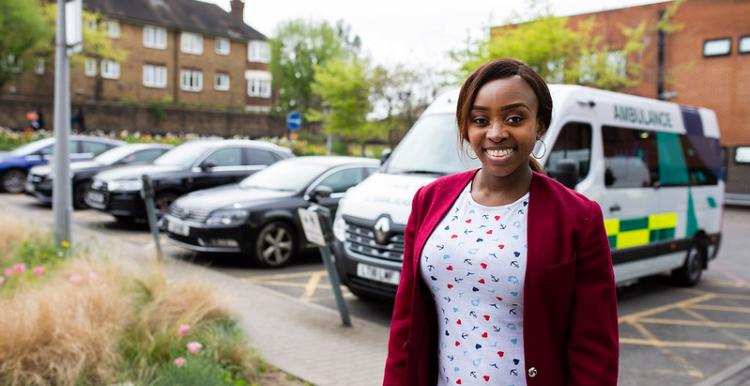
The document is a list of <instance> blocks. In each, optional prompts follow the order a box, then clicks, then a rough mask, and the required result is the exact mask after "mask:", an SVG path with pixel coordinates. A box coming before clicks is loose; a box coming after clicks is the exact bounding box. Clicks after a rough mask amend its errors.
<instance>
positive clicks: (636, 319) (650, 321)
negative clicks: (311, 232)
mask: <svg viewBox="0 0 750 386" xmlns="http://www.w3.org/2000/svg"><path fill="white" fill-rule="evenodd" d="M0 204H1V205H0V207H1V206H2V205H7V206H8V208H9V209H13V210H18V211H19V212H22V213H24V216H49V218H50V219H51V211H49V209H48V208H45V207H40V206H38V205H36V204H34V202H33V200H32V199H31V198H29V197H24V196H8V195H2V196H0ZM76 222H77V223H78V224H79V225H82V226H85V227H87V228H90V229H96V230H98V231H100V232H103V233H105V234H108V235H112V236H114V237H117V238H118V239H120V240H124V241H126V242H129V243H133V244H139V245H144V246H147V247H148V245H149V243H150V242H151V241H150V236H149V235H148V234H147V233H146V231H145V228H143V227H142V226H122V225H119V224H116V223H114V222H112V221H111V220H110V218H109V217H107V216H104V215H101V214H99V213H97V212H95V211H80V212H77V213H76ZM748 225H750V210H748V209H729V210H727V211H726V212H725V216H724V235H725V236H724V240H723V243H722V249H721V251H720V255H719V257H718V259H717V260H716V261H715V262H713V263H712V264H711V267H710V269H709V270H708V271H706V272H705V274H704V278H703V280H702V282H701V284H700V285H698V286H697V287H695V288H675V287H672V286H670V285H669V284H668V282H667V280H666V278H663V277H654V278H649V279H646V280H643V281H641V282H640V283H638V284H636V285H633V286H630V287H627V288H625V289H623V290H622V291H621V293H620V299H619V310H620V320H619V324H620V336H621V339H620V341H621V367H620V369H621V375H620V382H619V384H620V385H655V386H656V385H658V386H663V385H695V384H699V383H700V382H702V381H705V380H707V379H709V378H710V377H711V376H712V375H714V374H717V373H719V372H721V371H722V370H723V369H725V368H727V367H729V366H732V365H733V364H736V363H738V362H741V361H743V360H745V359H746V358H748V357H750V264H748V261H747V258H748V257H750V254H749V253H748V252H747V251H748V250H750V240H746V239H747V236H746V232H747V231H746V229H748ZM164 246H165V252H166V254H167V255H168V256H169V257H171V258H176V259H182V260H189V261H193V262H194V263H195V264H200V265H204V266H210V267H211V268H212V269H215V270H217V271H220V272H223V273H226V274H230V275H232V276H234V277H237V278H240V279H242V280H247V281H250V282H252V283H255V284H258V285H262V286H264V287H267V288H269V289H272V290H274V291H277V292H280V293H283V294H285V295H286V296H289V297H292V298H295V299H297V300H298V301H300V302H307V303H315V304H318V305H322V306H325V307H329V308H335V302H334V299H333V295H332V291H331V286H330V283H329V282H328V279H327V275H326V271H325V269H324V268H323V265H322V263H321V262H320V257H319V256H318V255H317V253H315V251H310V252H308V253H306V254H305V255H304V256H303V257H302V258H301V259H299V260H298V261H296V262H295V263H294V264H292V265H290V266H289V267H285V268H283V269H275V270H268V269H257V268H253V267H252V266H250V265H249V264H247V263H246V262H245V261H244V260H243V259H242V257H241V256H221V255H196V254H193V253H191V252H187V251H183V250H181V249H179V248H177V247H172V246H168V245H167V244H166V243H164ZM344 295H345V298H346V300H347V304H348V306H349V309H350V311H351V312H352V314H353V315H354V316H356V317H358V318H362V319H366V320H368V321H371V322H374V323H377V324H380V325H383V326H388V324H389V322H390V313H391V305H390V304H388V303H376V302H365V301H360V300H358V299H357V298H356V297H354V296H353V295H352V294H351V293H349V292H348V291H347V290H346V289H344ZM742 374H743V373H742V372H740V373H738V374H737V375H736V377H735V380H734V381H727V382H734V383H727V382H725V383H724V384H723V385H726V386H731V385H741V384H750V371H748V372H747V374H746V375H747V377H744V376H743V375H742ZM743 377H744V378H743ZM745 381H748V382H749V383H745Z"/></svg>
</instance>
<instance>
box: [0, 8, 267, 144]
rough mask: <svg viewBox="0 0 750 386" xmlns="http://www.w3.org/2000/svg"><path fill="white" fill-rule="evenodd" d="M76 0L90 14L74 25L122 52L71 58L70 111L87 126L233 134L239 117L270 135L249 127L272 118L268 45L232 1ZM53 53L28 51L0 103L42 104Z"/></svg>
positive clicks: (47, 96)
mask: <svg viewBox="0 0 750 386" xmlns="http://www.w3.org/2000/svg"><path fill="white" fill-rule="evenodd" d="M83 3H84V8H85V9H86V10H88V11H92V12H95V13H97V14H98V15H100V17H99V18H98V20H96V22H93V21H91V22H86V23H84V27H83V28H99V29H102V30H103V31H104V34H105V35H106V36H107V38H109V39H111V41H112V46H113V48H116V49H120V50H122V51H124V52H125V53H126V54H127V57H126V59H125V60H123V61H122V62H114V61H110V60H98V59H97V58H93V57H85V58H83V60H78V61H75V62H73V63H72V64H71V72H70V74H71V76H70V80H71V95H72V99H73V104H74V107H73V111H74V112H75V111H76V109H78V108H81V109H83V111H85V112H86V123H87V126H88V127H89V128H97V129H105V130H107V129H108V130H112V129H115V130H117V129H128V130H142V131H160V132H164V131H172V132H174V131H177V132H196V131H197V132H203V133H206V134H209V133H210V134H242V132H243V129H242V126H243V125H245V126H248V125H249V126H254V127H251V128H250V129H249V131H250V132H249V133H248V135H253V134H255V135H267V134H271V133H270V132H269V133H266V132H263V133H261V132H259V131H258V130H260V131H263V130H265V131H268V130H269V129H271V127H270V126H274V121H273V120H272V119H270V117H269V115H268V112H269V111H270V107H271V105H272V100H273V99H272V98H273V96H274V95H273V88H272V82H271V73H270V72H269V70H268V63H269V61H270V48H269V44H268V42H267V38H266V37H265V36H264V35H263V34H261V33H260V32H258V31H256V30H255V29H253V28H252V27H250V26H248V25H247V24H245V23H244V21H243V11H244V3H243V1H242V0H232V1H231V11H230V12H225V11H224V10H223V9H221V8H220V7H218V6H217V5H215V4H209V3H204V2H200V1H196V0H128V1H119V0H84V1H83ZM84 44H85V42H84ZM53 56H54V55H50V56H49V57H47V58H44V57H39V58H37V59H36V61H35V63H34V64H33V65H32V66H29V67H31V68H29V69H28V70H27V71H25V72H24V73H23V74H20V76H19V77H18V78H17V79H16V80H14V81H11V82H9V83H8V84H6V85H5V87H3V90H0V91H2V95H3V100H4V102H6V104H7V103H12V102H13V101H15V102H17V104H18V103H20V104H23V105H24V107H27V105H30V104H36V105H40V106H45V105H46V104H47V102H49V103H51V98H52V96H53V93H54V87H53V84H54V74H53V70H54V57H53ZM118 106H119V107H120V108H119V109H118ZM6 107H7V106H6ZM154 109H159V110H160V111H161V113H159V114H160V115H161V118H159V117H157V116H156V114H155V113H154ZM2 110H5V109H2ZM48 112H49V114H48V116H49V117H51V116H52V114H51V112H52V111H51V108H50V109H49V111H48ZM0 114H2V112H0ZM15 115H17V114H15ZM198 125H199V126H198ZM260 126H265V128H263V127H260Z"/></svg>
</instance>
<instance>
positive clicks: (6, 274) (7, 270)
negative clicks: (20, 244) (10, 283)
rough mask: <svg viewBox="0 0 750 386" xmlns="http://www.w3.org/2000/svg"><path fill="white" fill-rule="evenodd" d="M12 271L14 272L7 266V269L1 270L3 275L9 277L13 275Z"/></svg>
mask: <svg viewBox="0 0 750 386" xmlns="http://www.w3.org/2000/svg"><path fill="white" fill-rule="evenodd" d="M13 273H14V271H13V268H8V269H6V270H5V272H3V274H4V275H5V277H11V276H13Z"/></svg>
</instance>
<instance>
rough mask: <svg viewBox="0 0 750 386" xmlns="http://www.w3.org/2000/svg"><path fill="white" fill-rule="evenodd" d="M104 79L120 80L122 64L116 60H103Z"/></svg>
mask: <svg viewBox="0 0 750 386" xmlns="http://www.w3.org/2000/svg"><path fill="white" fill-rule="evenodd" d="M102 78H105V79H120V63H117V62H115V61H114V60H109V59H104V60H102Z"/></svg>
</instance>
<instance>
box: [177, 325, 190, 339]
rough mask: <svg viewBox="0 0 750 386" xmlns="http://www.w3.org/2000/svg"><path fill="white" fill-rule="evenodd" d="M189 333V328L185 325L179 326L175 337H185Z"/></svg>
mask: <svg viewBox="0 0 750 386" xmlns="http://www.w3.org/2000/svg"><path fill="white" fill-rule="evenodd" d="M189 332H190V326H189V325H187V324H181V325H180V326H179V327H177V335H179V336H180V337H183V336H185V335H187V334H188V333H189Z"/></svg>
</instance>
